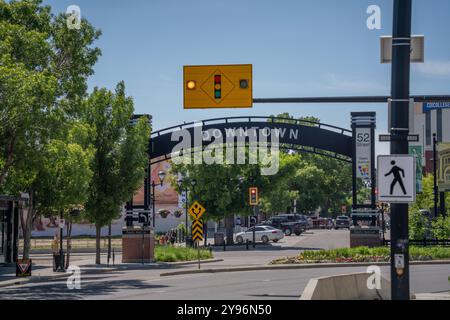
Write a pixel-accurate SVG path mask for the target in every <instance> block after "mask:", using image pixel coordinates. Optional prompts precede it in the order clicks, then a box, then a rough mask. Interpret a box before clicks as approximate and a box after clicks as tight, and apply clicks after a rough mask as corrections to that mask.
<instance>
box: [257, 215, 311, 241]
mask: <svg viewBox="0 0 450 320" xmlns="http://www.w3.org/2000/svg"><path fill="white" fill-rule="evenodd" d="M302 217H303V216H302V215H299V214H280V215H277V216H274V217H271V218H269V219H268V220H266V221H263V222H262V223H261V225H266V226H271V227H274V228H277V229H279V230H281V231H283V233H284V235H286V236H290V235H292V234H295V235H297V236H299V235H301V234H302V233H303V232H304V231H305V230H306V227H307V225H308V221H307V220H306V218H302Z"/></svg>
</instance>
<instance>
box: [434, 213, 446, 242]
mask: <svg viewBox="0 0 450 320" xmlns="http://www.w3.org/2000/svg"><path fill="white" fill-rule="evenodd" d="M432 225H433V229H432V231H433V236H434V238H435V239H437V240H448V239H450V217H448V216H447V217H445V218H444V217H442V216H440V217H439V218H437V219H436V220H435V221H433V224H432Z"/></svg>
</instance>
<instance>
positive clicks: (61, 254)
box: [59, 210, 65, 271]
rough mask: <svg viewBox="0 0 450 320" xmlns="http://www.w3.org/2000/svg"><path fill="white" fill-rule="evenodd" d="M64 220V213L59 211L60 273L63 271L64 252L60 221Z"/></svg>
mask: <svg viewBox="0 0 450 320" xmlns="http://www.w3.org/2000/svg"><path fill="white" fill-rule="evenodd" d="M63 219H64V212H63V211H62V210H61V211H60V213H59V221H60V222H59V263H60V266H59V267H60V268H61V269H60V271H64V270H65V269H64V250H63V231H64V226H63V225H62V221H63Z"/></svg>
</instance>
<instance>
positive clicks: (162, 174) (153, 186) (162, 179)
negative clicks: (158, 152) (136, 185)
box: [152, 171, 166, 231]
mask: <svg viewBox="0 0 450 320" xmlns="http://www.w3.org/2000/svg"><path fill="white" fill-rule="evenodd" d="M165 177H166V173H165V172H164V171H160V172H158V178H159V183H160V186H161V187H162V186H163V182H164V178H165ZM155 203H156V197H155V180H153V181H152V206H153V229H155V231H156V208H155V206H156V204H155Z"/></svg>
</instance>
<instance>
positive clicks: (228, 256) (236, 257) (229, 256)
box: [31, 230, 350, 267]
mask: <svg viewBox="0 0 450 320" xmlns="http://www.w3.org/2000/svg"><path fill="white" fill-rule="evenodd" d="M349 237H350V236H349V231H348V230H311V231H308V232H307V233H305V234H302V235H301V236H295V235H294V236H290V237H285V238H283V239H282V240H280V241H279V242H278V243H270V245H257V246H256V248H255V249H253V247H252V246H251V245H250V246H249V250H248V251H247V250H245V246H239V247H227V251H225V252H224V251H223V249H222V247H217V248H214V258H219V259H223V260H224V261H222V262H218V263H210V264H208V267H231V266H236V267H237V266H253V265H262V264H268V263H269V262H270V261H272V260H274V259H277V258H285V257H287V256H296V255H298V254H299V252H300V251H302V250H311V249H314V250H317V249H332V248H343V247H349V245H350V238H349ZM31 258H32V259H33V262H34V263H35V264H38V265H51V263H52V255H51V254H34V255H32V256H31ZM121 259H122V256H121V254H120V253H117V254H116V263H119V262H120V261H121ZM70 261H71V263H72V264H75V265H76V264H77V262H80V263H81V262H86V261H91V263H92V264H93V263H94V262H95V255H94V253H74V254H72V255H71V259H70ZM101 261H102V263H106V254H102V259H101ZM111 263H112V261H111Z"/></svg>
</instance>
